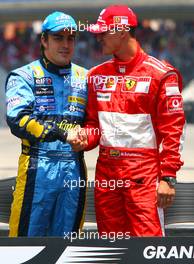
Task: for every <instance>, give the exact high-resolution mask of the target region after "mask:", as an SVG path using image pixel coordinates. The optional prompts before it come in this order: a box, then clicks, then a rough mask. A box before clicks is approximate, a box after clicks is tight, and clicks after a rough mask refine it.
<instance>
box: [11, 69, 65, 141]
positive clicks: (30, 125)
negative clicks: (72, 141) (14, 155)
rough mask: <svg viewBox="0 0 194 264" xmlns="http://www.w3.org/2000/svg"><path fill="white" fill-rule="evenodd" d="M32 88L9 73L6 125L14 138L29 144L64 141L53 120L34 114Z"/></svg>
mask: <svg viewBox="0 0 194 264" xmlns="http://www.w3.org/2000/svg"><path fill="white" fill-rule="evenodd" d="M34 103H35V96H34V93H33V90H32V87H31V86H30V85H29V83H28V82H27V81H26V80H25V79H24V78H23V77H21V76H20V75H17V74H15V73H11V74H10V75H9V76H8V78H7V81H6V108H7V115H6V119H7V124H8V126H9V127H10V129H11V132H12V134H14V135H15V136H17V137H19V138H22V139H27V140H29V141H30V142H38V141H55V140H56V139H60V140H62V139H63V140H64V141H65V140H66V134H65V133H63V135H62V132H61V131H60V129H59V128H58V127H57V125H56V123H55V122H54V120H52V119H49V120H48V121H47V120H44V119H43V118H41V116H39V117H38V116H36V115H35V114H34Z"/></svg>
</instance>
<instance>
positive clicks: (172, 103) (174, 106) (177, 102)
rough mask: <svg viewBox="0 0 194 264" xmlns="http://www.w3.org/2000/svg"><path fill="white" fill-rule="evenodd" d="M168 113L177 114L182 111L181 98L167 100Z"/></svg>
mask: <svg viewBox="0 0 194 264" xmlns="http://www.w3.org/2000/svg"><path fill="white" fill-rule="evenodd" d="M167 106H168V112H179V111H183V100H182V97H178V96H177V97H175V96H173V97H169V98H168V99H167Z"/></svg>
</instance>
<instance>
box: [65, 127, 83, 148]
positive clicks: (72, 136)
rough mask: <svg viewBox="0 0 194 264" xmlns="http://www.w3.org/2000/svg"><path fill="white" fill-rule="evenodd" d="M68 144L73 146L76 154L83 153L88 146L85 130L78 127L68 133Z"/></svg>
mask: <svg viewBox="0 0 194 264" xmlns="http://www.w3.org/2000/svg"><path fill="white" fill-rule="evenodd" d="M67 142H68V143H69V144H71V146H72V149H73V150H74V151H75V152H79V151H82V150H83V149H84V148H85V147H86V146H87V145H88V140H87V134H86V132H85V130H84V129H83V128H81V127H80V126H76V127H75V128H74V129H71V130H69V131H68V135H67Z"/></svg>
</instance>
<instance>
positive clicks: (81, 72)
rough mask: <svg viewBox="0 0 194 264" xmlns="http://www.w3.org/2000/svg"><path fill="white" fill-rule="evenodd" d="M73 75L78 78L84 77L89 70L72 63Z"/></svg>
mask: <svg viewBox="0 0 194 264" xmlns="http://www.w3.org/2000/svg"><path fill="white" fill-rule="evenodd" d="M72 73H73V74H74V75H77V76H82V75H84V76H86V75H87V73H88V70H87V69H86V68H84V67H82V66H79V65H77V64H75V63H72Z"/></svg>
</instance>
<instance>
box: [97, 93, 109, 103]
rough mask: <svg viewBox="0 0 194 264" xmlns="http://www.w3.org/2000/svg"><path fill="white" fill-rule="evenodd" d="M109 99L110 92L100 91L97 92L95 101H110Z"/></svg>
mask: <svg viewBox="0 0 194 264" xmlns="http://www.w3.org/2000/svg"><path fill="white" fill-rule="evenodd" d="M110 100H111V93H100V92H97V101H104V102H105V101H107V102H108V101H110Z"/></svg>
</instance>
